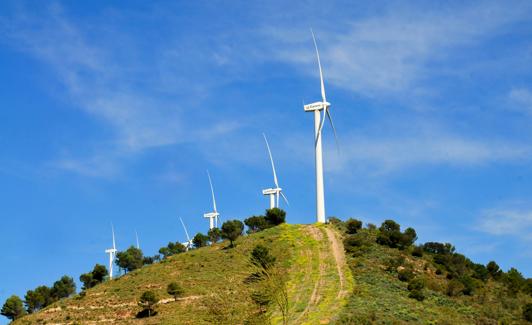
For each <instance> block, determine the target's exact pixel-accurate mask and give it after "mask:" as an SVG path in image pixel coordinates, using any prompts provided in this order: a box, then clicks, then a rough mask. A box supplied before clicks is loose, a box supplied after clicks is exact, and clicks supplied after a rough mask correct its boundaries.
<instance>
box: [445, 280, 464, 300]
mask: <svg viewBox="0 0 532 325" xmlns="http://www.w3.org/2000/svg"><path fill="white" fill-rule="evenodd" d="M464 288H465V287H464V285H463V284H462V282H461V281H459V280H458V279H452V280H451V281H449V283H447V290H446V292H445V293H446V294H447V295H448V296H449V297H455V296H458V295H459V294H460V293H462V291H463V290H464Z"/></svg>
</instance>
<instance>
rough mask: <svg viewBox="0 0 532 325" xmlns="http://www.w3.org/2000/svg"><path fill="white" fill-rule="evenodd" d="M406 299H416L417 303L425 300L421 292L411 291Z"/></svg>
mask: <svg viewBox="0 0 532 325" xmlns="http://www.w3.org/2000/svg"><path fill="white" fill-rule="evenodd" d="M408 297H409V298H412V299H416V300H417V301H423V300H425V295H424V294H423V291H422V290H412V291H410V293H409V294H408Z"/></svg>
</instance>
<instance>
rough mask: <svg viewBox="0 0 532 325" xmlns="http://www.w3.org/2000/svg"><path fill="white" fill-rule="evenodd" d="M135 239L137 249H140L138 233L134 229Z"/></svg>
mask: <svg viewBox="0 0 532 325" xmlns="http://www.w3.org/2000/svg"><path fill="white" fill-rule="evenodd" d="M135 239H136V240H137V249H140V245H139V234H138V233H137V231H136V230H135Z"/></svg>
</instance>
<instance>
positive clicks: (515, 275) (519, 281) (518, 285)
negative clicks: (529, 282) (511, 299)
mask: <svg viewBox="0 0 532 325" xmlns="http://www.w3.org/2000/svg"><path fill="white" fill-rule="evenodd" d="M504 281H505V283H506V285H507V286H508V290H510V292H511V293H513V294H516V293H517V292H518V291H520V290H522V289H524V287H525V278H524V277H523V275H522V274H521V273H520V272H519V271H518V270H517V269H515V268H513V267H512V268H511V269H510V270H509V271H508V272H507V273H506V277H505V279H504Z"/></svg>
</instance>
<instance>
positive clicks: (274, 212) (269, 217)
mask: <svg viewBox="0 0 532 325" xmlns="http://www.w3.org/2000/svg"><path fill="white" fill-rule="evenodd" d="M265 219H266V222H267V223H269V224H270V225H272V226H277V225H280V224H282V223H284V222H285V219H286V212H285V211H284V210H283V209H279V208H272V209H267V210H266V217H265Z"/></svg>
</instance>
